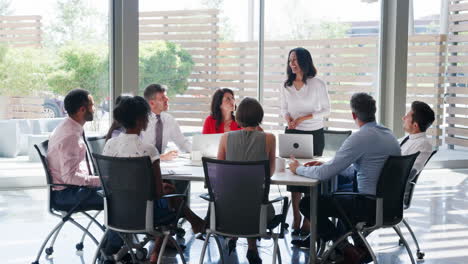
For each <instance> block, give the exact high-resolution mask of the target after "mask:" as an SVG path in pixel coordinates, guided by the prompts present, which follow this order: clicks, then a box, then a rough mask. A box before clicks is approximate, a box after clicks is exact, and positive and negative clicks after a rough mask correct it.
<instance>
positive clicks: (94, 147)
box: [87, 136, 106, 154]
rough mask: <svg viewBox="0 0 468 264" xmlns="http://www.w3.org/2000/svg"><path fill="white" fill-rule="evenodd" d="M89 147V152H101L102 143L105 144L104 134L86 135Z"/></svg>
mask: <svg viewBox="0 0 468 264" xmlns="http://www.w3.org/2000/svg"><path fill="white" fill-rule="evenodd" d="M87 141H88V143H89V148H90V150H91V153H97V154H102V151H103V150H104V145H106V136H98V137H88V138H87Z"/></svg>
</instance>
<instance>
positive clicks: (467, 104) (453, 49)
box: [445, 1, 468, 147]
mask: <svg viewBox="0 0 468 264" xmlns="http://www.w3.org/2000/svg"><path fill="white" fill-rule="evenodd" d="M449 10H450V16H449V35H448V41H447V42H448V48H447V51H448V56H447V57H448V59H447V60H448V67H447V95H446V97H445V103H447V106H446V107H447V108H446V111H447V116H446V123H447V129H446V138H445V141H446V143H447V144H448V145H452V146H462V147H468V86H467V84H468V75H467V73H468V72H467V70H468V48H467V47H468V46H467V45H468V4H467V3H466V2H458V1H451V2H450V5H449Z"/></svg>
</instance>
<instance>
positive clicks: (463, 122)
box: [446, 117, 468, 126]
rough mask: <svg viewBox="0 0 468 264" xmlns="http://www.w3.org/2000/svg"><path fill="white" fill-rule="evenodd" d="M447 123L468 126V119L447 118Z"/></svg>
mask: <svg viewBox="0 0 468 264" xmlns="http://www.w3.org/2000/svg"><path fill="white" fill-rule="evenodd" d="M446 121H447V124H451V125H462V126H468V118H461V117H447V118H446Z"/></svg>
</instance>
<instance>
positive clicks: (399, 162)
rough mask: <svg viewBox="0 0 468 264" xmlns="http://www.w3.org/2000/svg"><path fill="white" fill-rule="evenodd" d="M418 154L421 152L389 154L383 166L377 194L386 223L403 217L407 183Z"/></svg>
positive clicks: (395, 221)
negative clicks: (398, 154)
mask: <svg viewBox="0 0 468 264" xmlns="http://www.w3.org/2000/svg"><path fill="white" fill-rule="evenodd" d="M418 155H419V152H416V153H414V154H411V155H407V156H389V157H388V159H387V161H386V162H385V164H384V166H383V168H382V171H381V173H380V176H379V181H378V183H377V192H376V196H377V199H378V200H379V199H381V201H382V210H383V215H382V216H383V217H382V220H383V224H384V225H395V224H397V223H399V222H400V221H401V219H402V218H403V197H404V194H405V188H406V183H407V182H408V177H409V175H410V172H411V169H412V168H413V164H414V161H415V160H416V157H417V156H418ZM377 215H379V213H378V212H377Z"/></svg>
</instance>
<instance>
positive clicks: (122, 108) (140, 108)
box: [113, 96, 151, 129]
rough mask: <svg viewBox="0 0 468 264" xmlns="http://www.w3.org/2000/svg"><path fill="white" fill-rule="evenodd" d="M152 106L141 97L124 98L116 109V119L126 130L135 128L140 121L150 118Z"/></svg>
mask: <svg viewBox="0 0 468 264" xmlns="http://www.w3.org/2000/svg"><path fill="white" fill-rule="evenodd" d="M150 111H151V110H150V106H149V104H148V103H147V102H146V100H145V99H144V98H143V97H141V96H133V97H131V96H128V97H123V98H122V99H121V101H120V103H119V104H118V105H117V106H116V107H115V108H114V111H113V113H114V119H115V120H116V121H117V122H119V123H120V124H121V125H122V127H124V128H125V129H131V128H135V127H136V125H137V121H138V120H142V119H144V118H148V115H149V114H150Z"/></svg>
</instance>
